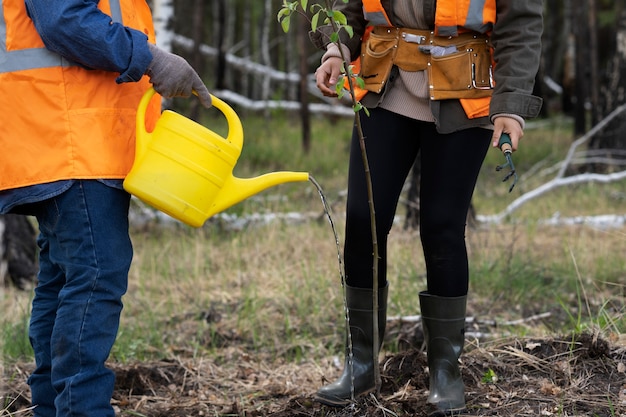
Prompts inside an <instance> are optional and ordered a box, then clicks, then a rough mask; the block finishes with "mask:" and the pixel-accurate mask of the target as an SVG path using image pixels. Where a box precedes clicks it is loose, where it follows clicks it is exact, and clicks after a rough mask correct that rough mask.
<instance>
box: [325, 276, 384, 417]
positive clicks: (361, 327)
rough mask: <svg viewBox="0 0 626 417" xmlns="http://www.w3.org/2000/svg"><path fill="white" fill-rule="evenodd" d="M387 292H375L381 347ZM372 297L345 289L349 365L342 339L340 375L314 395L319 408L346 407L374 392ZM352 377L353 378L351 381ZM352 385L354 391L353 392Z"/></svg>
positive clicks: (365, 290) (368, 292)
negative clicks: (350, 339) (319, 404)
mask: <svg viewBox="0 0 626 417" xmlns="http://www.w3.org/2000/svg"><path fill="white" fill-rule="evenodd" d="M387 288H388V286H386V287H384V288H381V289H379V290H378V340H379V347H378V349H379V350H380V347H381V346H382V343H383V338H384V336H385V326H386V323H387ZM372 297H373V293H372V290H371V289H368V288H355V287H348V286H346V305H347V307H348V317H349V323H350V326H349V332H350V336H351V338H352V363H350V347H349V345H348V341H349V339H348V337H347V335H346V348H345V349H346V353H345V361H344V368H343V373H342V374H341V376H340V377H339V379H337V381H335V382H333V383H332V384H329V385H325V386H323V387H322V388H320V389H319V391H317V393H316V394H315V396H314V399H315V400H316V401H318V402H320V403H322V404H326V405H330V406H333V407H343V406H345V405H348V404H349V403H350V401H351V400H352V398H353V393H354V398H356V397H358V396H360V395H363V394H368V393H370V392H373V391H374V390H375V389H376V381H374V367H375V366H378V361H374V353H373V346H374V345H373V339H374V337H373V335H374V331H373V326H374V323H373V321H374V318H373V308H372V304H373V299H372ZM353 376H354V378H353ZM353 384H354V391H353Z"/></svg>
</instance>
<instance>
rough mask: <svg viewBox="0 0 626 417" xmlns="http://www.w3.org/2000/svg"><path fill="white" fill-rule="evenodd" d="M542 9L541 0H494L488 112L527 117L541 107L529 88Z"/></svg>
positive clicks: (538, 47)
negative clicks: (495, 7) (491, 78)
mask: <svg viewBox="0 0 626 417" xmlns="http://www.w3.org/2000/svg"><path fill="white" fill-rule="evenodd" d="M542 12H543V5H542V1H541V0H524V1H519V0H502V1H497V16H496V24H495V26H494V28H493V32H492V34H491V41H492V43H493V46H494V60H495V63H496V66H495V70H494V79H495V83H496V86H495V89H494V92H493V97H492V99H491V109H490V113H491V115H494V114H498V113H512V114H517V115H520V116H522V117H524V118H527V117H536V116H537V115H538V114H539V111H540V110H541V104H542V100H541V98H539V97H536V96H533V95H532V91H533V86H534V83H535V76H536V74H537V70H538V68H539V61H540V59H541V35H542V32H543V18H542Z"/></svg>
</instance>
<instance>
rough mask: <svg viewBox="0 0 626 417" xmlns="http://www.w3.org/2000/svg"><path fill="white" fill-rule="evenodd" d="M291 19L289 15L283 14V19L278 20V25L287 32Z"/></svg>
mask: <svg viewBox="0 0 626 417" xmlns="http://www.w3.org/2000/svg"><path fill="white" fill-rule="evenodd" d="M290 20H291V16H285V18H284V19H283V20H281V21H280V26H281V27H282V28H283V32H285V33H287V32H289V23H290Z"/></svg>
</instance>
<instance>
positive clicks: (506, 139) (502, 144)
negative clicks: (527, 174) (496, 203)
mask: <svg viewBox="0 0 626 417" xmlns="http://www.w3.org/2000/svg"><path fill="white" fill-rule="evenodd" d="M498 147H499V148H500V150H501V151H502V153H503V154H504V157H505V158H506V163H505V164H502V165H498V166H497V167H496V171H502V170H503V169H504V168H506V167H509V168H510V169H511V170H510V171H509V172H508V173H507V174H506V175H505V177H504V178H503V179H502V182H506V181H507V180H508V179H509V178H511V177H513V184H511V187H509V192H511V191H513V187H515V184H517V173H516V172H515V165H513V158H512V157H511V154H512V153H513V142H511V137H510V136H509V135H508V134H507V133H502V134H501V135H500V140H499V141H498Z"/></svg>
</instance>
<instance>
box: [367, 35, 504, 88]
mask: <svg viewBox="0 0 626 417" xmlns="http://www.w3.org/2000/svg"><path fill="white" fill-rule="evenodd" d="M491 49H492V48H491V43H490V41H489V36H487V35H481V34H478V33H462V34H460V35H459V36H457V37H453V38H449V37H442V36H435V35H434V33H433V32H432V31H429V30H416V29H404V28H396V27H386V26H376V27H374V29H373V30H372V32H371V33H370V35H369V37H368V38H367V40H366V41H365V42H363V44H362V46H361V71H360V74H359V75H360V77H361V78H362V79H363V81H364V82H365V89H366V90H368V91H372V92H375V93H380V92H381V91H382V89H383V86H384V85H385V83H386V82H387V79H388V78H389V74H390V73H391V68H392V67H393V66H394V65H396V66H397V67H398V68H400V69H402V70H405V71H422V70H428V80H429V87H430V97H431V99H432V100H444V99H450V98H457V99H458V98H480V97H487V96H490V95H491V92H492V90H493V87H494V82H493V76H492V72H493V61H492V54H491Z"/></svg>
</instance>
